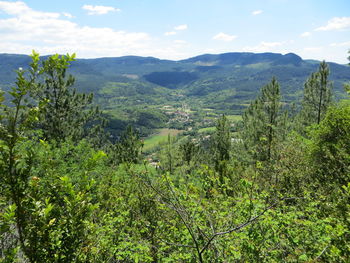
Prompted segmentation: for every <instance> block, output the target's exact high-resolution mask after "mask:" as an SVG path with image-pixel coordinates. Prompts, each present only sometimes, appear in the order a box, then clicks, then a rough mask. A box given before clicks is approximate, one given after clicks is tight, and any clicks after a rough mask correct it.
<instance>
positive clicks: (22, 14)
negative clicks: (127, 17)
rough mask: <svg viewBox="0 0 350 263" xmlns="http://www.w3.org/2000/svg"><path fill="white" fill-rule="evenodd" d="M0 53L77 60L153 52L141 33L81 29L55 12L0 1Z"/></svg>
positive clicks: (95, 28)
mask: <svg viewBox="0 0 350 263" xmlns="http://www.w3.org/2000/svg"><path fill="white" fill-rule="evenodd" d="M0 12H4V13H6V14H7V15H9V17H8V18H4V19H0V39H1V42H0V52H4V53H21V54H23V53H24V54H29V53H31V50H32V49H35V50H36V51H38V52H39V53H40V54H43V55H44V54H53V53H61V54H62V53H73V52H78V56H79V57H100V56H121V55H126V54H134V55H146V54H150V53H151V51H152V50H153V49H152V48H153V47H152V45H151V41H152V39H151V37H150V36H149V35H148V34H147V33H143V32H125V31H116V30H114V29H112V28H107V27H104V28H99V27H90V26H81V25H78V24H76V23H74V22H72V21H69V20H67V19H66V17H64V16H63V15H61V14H59V13H47V12H39V11H35V10H33V9H31V8H30V7H28V6H27V5H26V4H25V3H23V2H6V1H0Z"/></svg>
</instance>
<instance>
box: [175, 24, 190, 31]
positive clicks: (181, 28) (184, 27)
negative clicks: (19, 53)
mask: <svg viewBox="0 0 350 263" xmlns="http://www.w3.org/2000/svg"><path fill="white" fill-rule="evenodd" d="M187 28H188V26H187V25H186V24H184V25H178V26H176V27H174V29H175V30H176V31H181V30H186V29H187Z"/></svg>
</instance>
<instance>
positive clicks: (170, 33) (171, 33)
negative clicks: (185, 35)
mask: <svg viewBox="0 0 350 263" xmlns="http://www.w3.org/2000/svg"><path fill="white" fill-rule="evenodd" d="M174 35H176V32H175V31H170V32H165V33H164V36H174Z"/></svg>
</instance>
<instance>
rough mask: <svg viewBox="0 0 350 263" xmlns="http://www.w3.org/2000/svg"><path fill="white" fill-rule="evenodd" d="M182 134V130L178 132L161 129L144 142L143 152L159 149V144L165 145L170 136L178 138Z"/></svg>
mask: <svg viewBox="0 0 350 263" xmlns="http://www.w3.org/2000/svg"><path fill="white" fill-rule="evenodd" d="M181 132H182V130H176V129H160V130H158V132H157V133H156V134H153V135H151V136H149V137H147V138H146V139H145V140H144V146H143V150H144V151H149V150H152V149H153V148H155V147H157V146H158V145H159V144H161V143H165V142H166V141H167V140H168V135H170V136H176V135H178V134H180V133H181Z"/></svg>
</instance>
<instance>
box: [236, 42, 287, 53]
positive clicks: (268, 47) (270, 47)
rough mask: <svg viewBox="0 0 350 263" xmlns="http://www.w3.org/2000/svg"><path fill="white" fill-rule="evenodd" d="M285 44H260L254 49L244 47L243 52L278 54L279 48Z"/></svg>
mask: <svg viewBox="0 0 350 263" xmlns="http://www.w3.org/2000/svg"><path fill="white" fill-rule="evenodd" d="M284 44H285V42H264V41H262V42H260V44H259V45H257V46H253V47H244V48H243V51H248V52H277V50H278V48H279V47H281V46H282V45H284Z"/></svg>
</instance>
